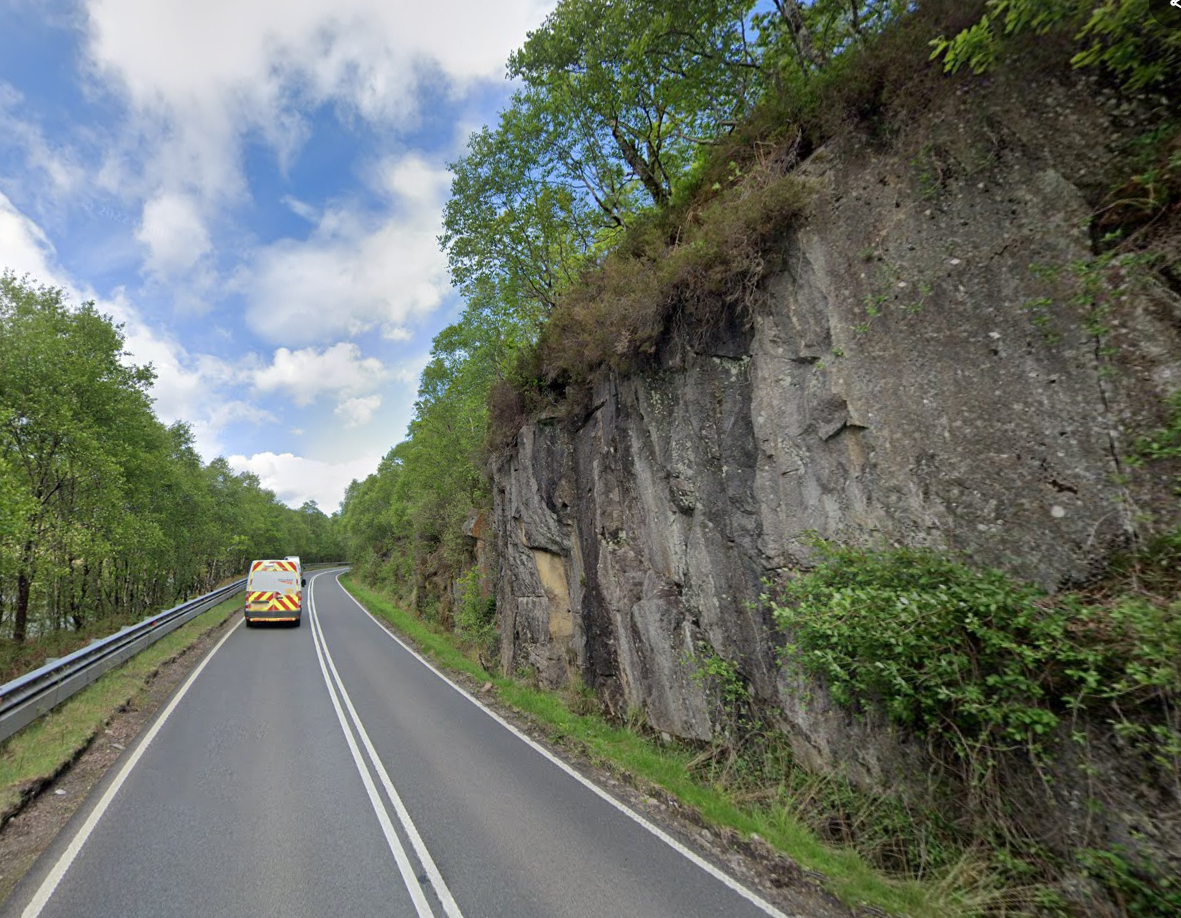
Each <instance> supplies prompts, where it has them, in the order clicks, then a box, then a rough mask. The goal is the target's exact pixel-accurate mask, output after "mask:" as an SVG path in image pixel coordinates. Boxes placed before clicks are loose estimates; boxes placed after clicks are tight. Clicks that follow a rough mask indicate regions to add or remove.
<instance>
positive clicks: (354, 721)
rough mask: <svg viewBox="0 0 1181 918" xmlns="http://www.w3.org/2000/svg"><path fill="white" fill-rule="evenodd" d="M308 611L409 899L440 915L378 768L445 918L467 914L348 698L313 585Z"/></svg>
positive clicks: (339, 712) (423, 917)
mask: <svg viewBox="0 0 1181 918" xmlns="http://www.w3.org/2000/svg"><path fill="white" fill-rule="evenodd" d="M311 586H312V588H313V589H314V587H315V580H313V581H312V584H311ZM308 612H309V616H310V619H311V625H312V640H313V641H314V642H315V645H316V658H317V659H318V660H319V661H320V672H322V673H323V674H324V683H325V684H326V685H327V686H328V695H329V697H330V698H331V699H332V707H333V708H334V709H335V710H336V719H337V720H339V721H340V728H341V730H343V731H344V737H345V740H346V741H347V742H348V744H349V751H350V752H351V753H352V754H353V762H354V764H356V766H357V771H358V772H359V773H360V775H361V781H362V783H363V784H364V785H365V792H366V793H367V794H368V795H369V803H370V804H371V805H372V806H373V812H374V813H375V814H376V815H377V821H378V822H379V823H380V824H381V831H382V833H383V834H384V835H385V840H386V843H387V844H388V845H389V846H390V853H391V854H393V856H394V861H395V862H396V863H397V865H398V870H399V872H401V874H402V882H403V883H405V884H406V890H407V892H409V893H410V898H411V899H413V900H414V908H415V910H416V911H417V912H418V918H436V916H435V912H434V911H433V910H432V908H431V903H430V901H429V900H428V899H427V897H426V894H425V893H424V892H423V889H422V884H421V883H420V882H419V880H418V876H417V875H416V874H415V872H414V868H413V866H412V864H411V863H410V857H409V855H408V854H407V852H406V848H405V846H404V845H403V844H402V840H401V839H400V838H399V837H398V833H397V831H396V830H395V828H394V824H393V819H391V818H390V812H389V810H388V809H387V808H386V805H385V801H384V800H382V798H381V795H380V794H379V793H378V792H377V785H376V782H375V781H374V772H376V774H377V779H378V780H379V781H380V782H381V786H382V787H383V788H385V793H386V796H387V797H388V798H389V800H390V803H391V804H393V810H394V815H395V816H396V817H397V819H398V822H399V823H401V825H402V829H403V831H404V832H405V833H406V837H407V838H409V839H410V844H411V846H412V847H413V848H414V853H415V854H416V855H417V856H418V860H419V862H420V863H421V864H422V868H423V870H424V871H425V873H426V875H427V878H428V879H429V880H430V883H431V886H432V887H434V890H435V895H436V896H437V897H438V900H439V904H440V905H442V907H443V912H444V914H445V915H446V916H447V918H463V912H461V911H460V910H459V906H458V905H456V904H455V899H454V898H452V896H451V890H450V889H448V888H447V884H446V882H444V880H443V875H442V874H441V873H439V868H438V867H437V866H436V865H435V862H434V859H433V858H432V857H431V854H430V852H429V851H428V850H427V847H426V844H425V843H424V842H423V840H422V836H421V835H419V834H418V829H417V828H416V827H415V825H414V820H412V819H411V818H410V813H409V812H407V810H406V807H405V805H404V804H403V803H402V798H401V797H399V796H398V792H397V790H395V789H394V782H393V781H391V780H390V776H389V772H387V771H386V770H385V766H384V765H382V763H381V758H380V757H379V756H378V754H377V750H376V749H374V748H373V742H372V741H371V740H370V739H369V734H368V732H366V730H365V725H364V724H363V723H361V718H360V716H359V715H358V714H357V709H356V708H354V707H353V701H352V699H351V698H349V693H348V690H347V689H345V687H344V680H342V679H341V678H340V673H339V672H338V671H337V669H336V664H335V663H334V662H333V660H332V654H331V653H330V652H329V650H328V643H327V641H325V640H324V632H323V631H322V630H321V628H320V619H319V617H318V616H317V615H316V602H315V598H314V597H313V595H312V589H309V590H308ZM342 702H343V706H342ZM346 710H347V712H348V715H347V717H346V715H345V711H346ZM354 731H355V734H356V735H355V736H354ZM358 737H359V738H360V745H358V742H357V738H358ZM360 746H364V747H365V753H366V754H367V755H368V758H369V761H368V763H367V762H366V760H365V757H364V756H362V755H361V749H360ZM370 766H372V770H370Z"/></svg>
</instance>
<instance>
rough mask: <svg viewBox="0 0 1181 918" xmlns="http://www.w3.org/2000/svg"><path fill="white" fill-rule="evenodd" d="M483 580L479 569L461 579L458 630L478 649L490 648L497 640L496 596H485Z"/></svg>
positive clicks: (471, 571)
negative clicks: (461, 595) (461, 590)
mask: <svg viewBox="0 0 1181 918" xmlns="http://www.w3.org/2000/svg"><path fill="white" fill-rule="evenodd" d="M481 579H482V578H481V576H480V569H479V568H478V567H473V568H472V569H471V570H469V571H468V572H467V573H466V574H464V576H463V577H461V578H460V584H461V586H462V589H463V600H462V605H461V606H460V610H459V629H458V630H459V632H460V633H461V634H462V635H463V636H464V637H466V638H467V639H468V640H469V641H471V642H472V643H473V644H474V645H476V646H477V647H479V648H488V647H490V646H491V645H492V643H493V642H494V641H495V639H496V595H495V594H491V595H487V596H485V595H484V589H483V585H482V583H481Z"/></svg>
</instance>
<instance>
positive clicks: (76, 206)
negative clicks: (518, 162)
mask: <svg viewBox="0 0 1181 918" xmlns="http://www.w3.org/2000/svg"><path fill="white" fill-rule="evenodd" d="M555 2H556V0H433V2H431V3H422V2H419V0H331V2H328V0H0V269H3V268H9V269H12V270H14V271H16V272H17V274H18V275H24V274H26V273H27V274H29V275H30V276H31V279H32V280H34V281H36V282H37V283H44V284H49V285H51V286H55V287H61V288H63V289H65V290H66V291H67V294H68V297H69V299H70V300H71V301H72V302H74V303H81V302H82V301H85V300H94V301H95V302H96V304H97V305H98V308H99V309H100V310H101V311H102V312H104V313H106V314H108V315H110V316H111V317H112V318H113V319H114V320H115V321H117V322H119V323H122V324H123V326H124V329H123V330H124V334H125V335H126V339H127V345H126V347H127V351H128V353H129V357H128V362H130V363H135V364H137V365H143V364H147V363H150V364H151V365H152V366H153V367H154V368H155V371H156V382H155V385H154V387H153V395H154V397H155V410H156V414H157V416H158V417H159V418H160V419H161V420H162V421H164V422H165V423H172V422H174V421H178V420H179V421H185V422H187V423H188V424H189V425H190V426H191V428H192V430H193V433H194V437H195V441H196V446H197V449H198V450H199V451H200V453H201V455H202V457H203V458H204V459H205V461H206V462H208V461H210V460H212V459H214V458H215V457H217V456H225V457H226V458H227V459H228V460H229V461H230V463H231V465H232V466H233V467H234V468H235V469H237V470H238V471H251V472H253V473H255V474H257V475H258V476H259V478H260V479H261V481H262V484H263V486H264V487H267V488H269V489H271V490H273V491H274V492H275V493H276V495H277V496H278V497H279V498H280V499H281V500H283V501H285V502H286V503H288V504H290V505H291V506H293V507H298V506H300V505H301V504H303V503H304V501H306V500H314V501H316V503H317V504H318V505H319V506H320V508H321V509H322V510H324V511H325V512H327V513H331V512H333V511H334V510H335V509H336V508H337V507H338V505H339V502H340V500H341V498H342V497H343V494H344V490H345V488H346V487H347V485H348V483H349V482H350V481H352V480H353V479H355V478H356V479H361V478H364V477H365V476H366V475H368V474H370V473H371V472H373V471H374V470H375V469H376V468H377V465H378V462H379V461H380V460H381V457H382V456H383V455H385V453H386V452H387V451H388V450H389V449H390V448H391V447H392V446H393V445H394V444H396V443H397V442H399V441H400V440H402V439H404V438H405V436H406V425H407V423H408V422H409V420H410V418H411V415H412V412H413V404H414V399H415V395H416V392H417V389H418V380H419V375H420V373H421V371H422V368H423V366H425V364H426V362H427V359H428V357H429V353H430V346H431V339H432V338H433V337H434V336H435V334H436V333H437V332H438V331H439V330H440V329H442V328H443V327H444V326H445V325H447V324H448V323H449V322H451V321H454V319H455V318H456V317H457V315H458V312H459V309H460V302H459V299H458V296H457V295H456V293H455V292H454V291H453V290H452V289H451V288H450V284H449V282H448V277H447V270H446V258H445V256H444V255H443V254H442V253H441V252H440V251H439V247H438V243H437V241H436V237H437V236H438V234H439V232H440V230H441V223H440V220H441V212H442V207H443V204H444V202H445V201H446V198H447V194H448V191H449V188H450V175H449V173H448V171H447V163H448V162H452V161H454V160H455V159H457V158H458V157H459V156H461V155H462V153H463V150H464V147H465V145H466V142H467V138H468V136H469V135H470V134H471V132H472V131H474V130H476V129H478V128H479V127H480V126H482V125H484V124H491V123H494V122H495V120H496V117H497V112H498V111H499V110H500V109H501V108H503V107H504V105H505V104H507V101H508V97H509V94H510V93H511V90H512V86H511V84H509V83H508V82H506V80H505V62H506V61H507V59H508V56H509V54H510V52H512V51H513V50H514V49H515V48H517V47H519V46H520V45H521V44H522V43H523V42H524V39H525V36H526V34H527V32H528V31H529V30H530V29H535V28H537V27H538V26H539V25H540V24H541V22H542V21H543V20H544V18H545V15H546V14H547V13H548V12H549V10H550V9H552V8H553V6H554V5H555Z"/></svg>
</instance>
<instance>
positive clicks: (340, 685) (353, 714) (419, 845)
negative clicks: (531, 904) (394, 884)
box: [312, 601, 463, 918]
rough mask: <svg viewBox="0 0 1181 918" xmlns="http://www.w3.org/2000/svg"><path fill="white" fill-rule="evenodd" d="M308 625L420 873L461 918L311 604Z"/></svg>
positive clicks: (446, 907) (453, 916)
mask: <svg viewBox="0 0 1181 918" xmlns="http://www.w3.org/2000/svg"><path fill="white" fill-rule="evenodd" d="M312 622H313V625H314V627H315V629H316V632H317V633H318V634H319V636H320V643H321V644H322V645H323V649H324V656H325V658H326V659H327V661H328V667H329V669H331V670H332V676H333V678H334V679H335V680H336V686H337V689H338V691H339V692H340V697H341V699H342V700H343V701H344V704H345V707H346V708H347V709H348V712H349V717H350V718H351V719H352V723H353V727H354V729H356V731H357V734H358V736H360V738H361V743H362V744H363V745H364V747H365V751H366V752H367V753H368V754H369V758H370V760H371V761H372V763H373V766H374V769H375V770H376V771H377V774H378V777H379V778H380V779H381V783H382V786H383V787H384V788H385V791H386V793H387V794H388V795H389V798H390V802H391V803H392V804H393V805H394V811H395V812H396V813H397V816H398V820H399V822H401V823H402V828H403V829H405V830H406V834H407V835H408V836H409V837H410V843H411V844H412V845H413V846H414V851H415V853H416V854H417V855H418V859H419V860H420V861H421V862H422V866H423V869H424V870H426V873H427V876H428V877H429V878H430V880H431V884H432V885H433V886H434V887H435V893H436V894H437V895H438V897H439V901H440V902H441V903H442V905H443V910H444V911H445V912H446V913H447V915H448V916H449V918H463V912H461V911H460V910H459V905H458V904H457V903H456V901H455V898H454V896H452V895H451V890H450V888H448V886H447V883H446V881H445V880H444V879H443V874H442V873H441V872H440V871H439V868H438V865H436V864H435V860H434V858H432V857H431V853H430V851H429V850H428V849H427V846H426V842H424V841H423V840H422V836H421V835H420V834H419V833H418V827H417V826H416V825H415V824H414V820H413V819H411V818H410V811H409V810H407V809H406V805H405V804H404V803H403V802H402V798H401V796H399V794H398V791H397V790H396V789H395V788H394V782H393V780H392V779H391V778H390V774H389V772H388V771H386V768H385V765H384V764H382V761H381V757H380V756H379V755H378V754H377V750H376V749H375V748H374V747H373V742H372V740H370V738H369V733H368V731H367V730H366V729H365V725H364V724H363V723H362V722H361V716H360V715H359V714H358V713H357V709H356V708H355V707H353V700H352V698H350V697H349V692H348V689H346V688H345V687H344V679H343V678H342V677H341V675H340V672H339V671H338V670H337V668H336V663H335V662H334V661H333V659H332V652H331V651H330V650H329V649H328V639H327V638H326V637H325V636H324V629H323V627H322V626H321V625H320V616H319V614H318V613H317V612H316V609H315V602H314V601H313V602H312Z"/></svg>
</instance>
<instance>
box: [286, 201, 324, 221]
mask: <svg viewBox="0 0 1181 918" xmlns="http://www.w3.org/2000/svg"><path fill="white" fill-rule="evenodd" d="M280 200H281V201H282V202H283V203H284V204H286V205H287V207H288V209H289V210H290V211H291V212H292V213H293V214H295V215H296V216H297V217H303V219H305V220H307V221H308V223H318V222H319V221H320V212H319V211H318V210H316V208H314V207H312V205H311V204H308V203H307V202H306V201H301V200H300V199H299V198H297V197H295V195H290V194H285V195H283V197H282V198H281V199H280Z"/></svg>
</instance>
